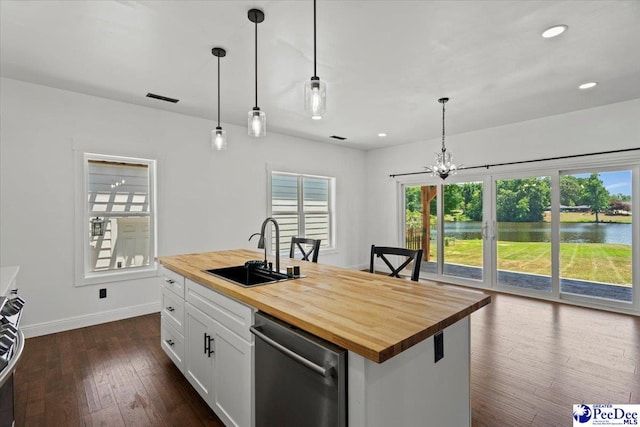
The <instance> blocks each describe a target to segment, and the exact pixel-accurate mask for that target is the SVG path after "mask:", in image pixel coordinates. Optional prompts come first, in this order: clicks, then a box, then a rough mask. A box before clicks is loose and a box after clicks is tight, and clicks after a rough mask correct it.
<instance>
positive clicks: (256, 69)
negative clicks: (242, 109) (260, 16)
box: [255, 22, 258, 108]
mask: <svg viewBox="0 0 640 427" xmlns="http://www.w3.org/2000/svg"><path fill="white" fill-rule="evenodd" d="M255 26H256V33H255V36H256V37H255V39H256V40H255V41H256V43H255V47H256V49H255V60H256V61H255V62H256V67H255V71H256V108H258V23H257V22H255Z"/></svg>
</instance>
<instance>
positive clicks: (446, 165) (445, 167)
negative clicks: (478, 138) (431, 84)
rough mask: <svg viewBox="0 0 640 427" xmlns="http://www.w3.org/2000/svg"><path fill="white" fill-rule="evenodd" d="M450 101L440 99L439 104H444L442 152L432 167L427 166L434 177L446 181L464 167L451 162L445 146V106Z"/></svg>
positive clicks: (437, 154) (437, 155)
mask: <svg viewBox="0 0 640 427" xmlns="http://www.w3.org/2000/svg"><path fill="white" fill-rule="evenodd" d="M447 101H449V98H440V99H438V102H439V103H441V104H442V152H440V153H436V159H435V160H436V161H435V163H434V164H433V165H431V166H426V169H427V171H428V172H431V175H433V176H439V177H440V178H442V179H446V178H447V177H448V176H449V175H455V174H456V173H458V171H459V170H460V169H462V168H463V167H464V166H462V165H456V164H455V163H452V161H451V153H447V148H446V147H445V146H444V104H446V103H447Z"/></svg>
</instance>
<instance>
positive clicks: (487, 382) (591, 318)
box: [471, 293, 640, 427]
mask: <svg viewBox="0 0 640 427" xmlns="http://www.w3.org/2000/svg"><path fill="white" fill-rule="evenodd" d="M492 297H493V301H492V303H491V304H489V305H488V306H486V307H484V308H483V309H481V310H479V311H477V312H475V313H473V314H472V315H471V406H472V409H473V426H474V427H485V426H570V425H572V423H573V419H572V409H573V408H572V407H573V404H576V403H586V404H593V403H618V404H621V403H640V317H634V316H628V315H623V314H616V313H610V312H605V311H600V310H593V309H588V308H582V307H574V306H570V305H566V304H560V303H553V302H547V301H540V300H535V299H529V298H524V297H516V296H511V295H506V294H493V293H492Z"/></svg>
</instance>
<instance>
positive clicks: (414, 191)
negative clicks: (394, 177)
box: [405, 187, 422, 212]
mask: <svg viewBox="0 0 640 427" xmlns="http://www.w3.org/2000/svg"><path fill="white" fill-rule="evenodd" d="M405 209H407V210H408V211H411V212H421V211H422V193H421V190H420V187H407V188H406V190H405Z"/></svg>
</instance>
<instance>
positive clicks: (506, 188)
mask: <svg viewBox="0 0 640 427" xmlns="http://www.w3.org/2000/svg"><path fill="white" fill-rule="evenodd" d="M550 203H551V189H550V181H549V179H548V178H524V179H522V178H518V179H509V180H501V181H498V186H497V200H496V213H497V217H498V218H497V219H498V221H506V222H540V221H542V220H543V219H544V211H545V210H546V209H547V207H548V206H549V204H550Z"/></svg>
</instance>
